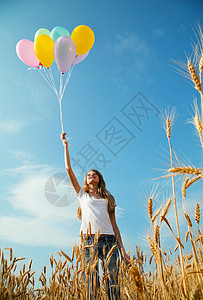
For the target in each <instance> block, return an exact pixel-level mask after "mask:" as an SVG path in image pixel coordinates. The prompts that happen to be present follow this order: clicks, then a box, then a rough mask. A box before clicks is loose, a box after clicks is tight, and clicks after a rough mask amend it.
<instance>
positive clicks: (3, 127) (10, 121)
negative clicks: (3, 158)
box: [0, 112, 50, 134]
mask: <svg viewBox="0 0 203 300" xmlns="http://www.w3.org/2000/svg"><path fill="white" fill-rule="evenodd" d="M49 117H50V114H49V113H48V112H46V114H44V113H43V112H42V113H41V116H40V115H39V116H37V115H26V116H23V115H22V116H20V117H18V118H16V117H12V116H11V117H7V118H3V117H2V116H1V115H0V132H1V133H13V134H15V133H19V132H21V131H22V130H23V129H24V128H25V127H27V126H29V125H30V124H31V123H34V122H36V121H39V120H41V119H44V118H49Z"/></svg>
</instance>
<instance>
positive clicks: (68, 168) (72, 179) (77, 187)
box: [61, 133, 81, 193]
mask: <svg viewBox="0 0 203 300" xmlns="http://www.w3.org/2000/svg"><path fill="white" fill-rule="evenodd" d="M65 135H66V133H62V134H61V140H62V142H63V145H64V158H65V166H66V171H67V173H68V176H69V178H70V182H71V184H72V186H73V188H74V190H75V191H76V193H79V191H80V189H81V187H80V185H79V183H78V181H77V178H76V177H75V174H74V172H73V170H72V167H71V162H70V155H69V150H68V141H67V139H66V137H65Z"/></svg>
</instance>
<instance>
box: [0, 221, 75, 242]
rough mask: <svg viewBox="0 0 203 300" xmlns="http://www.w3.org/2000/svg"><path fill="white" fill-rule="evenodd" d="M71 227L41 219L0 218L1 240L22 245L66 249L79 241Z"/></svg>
mask: <svg viewBox="0 0 203 300" xmlns="http://www.w3.org/2000/svg"><path fill="white" fill-rule="evenodd" d="M69 225H71V224H69ZM71 227H72V228H71ZM73 227H74V226H70V227H69V228H68V227H67V226H66V227H63V226H61V224H59V223H56V222H54V221H52V220H42V219H41V218H31V219H30V218H27V217H26V218H17V217H1V218H0V228H1V230H0V236H1V239H5V240H9V241H11V242H14V243H18V244H22V245H33V246H50V245H52V246H56V247H68V246H70V245H73V244H74V243H77V242H78V240H79V239H78V238H77V233H76V231H75V230H74V228H73ZM74 233H75V234H74Z"/></svg>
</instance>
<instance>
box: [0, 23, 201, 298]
mask: <svg viewBox="0 0 203 300" xmlns="http://www.w3.org/2000/svg"><path fill="white" fill-rule="evenodd" d="M196 30H197V33H198V35H196V36H197V39H198V42H197V43H196V44H194V45H193V47H194V49H193V55H190V56H188V57H186V61H176V65H177V68H178V70H179V71H180V72H181V73H182V74H183V75H184V76H186V77H187V78H189V79H190V80H191V82H192V84H193V86H194V88H195V89H196V90H197V91H198V94H199V99H196V100H195V102H194V116H193V118H192V120H191V123H192V125H193V126H194V129H195V130H196V133H197V135H198V137H199V142H200V147H201V148H202V150H203V137H202V135H203V94H202V71H203V34H202V29H201V27H200V25H198V24H197V25H196ZM173 118H174V115H173V112H171V113H169V112H168V113H167V114H165V115H164V129H165V134H166V138H167V141H168V149H169V158H170V168H169V169H168V170H167V175H165V176H162V177H168V178H169V179H170V180H171V191H172V192H171V194H172V197H171V198H169V199H168V200H167V201H166V203H165V206H164V207H163V208H162V207H160V208H159V209H158V210H157V211H156V212H154V208H153V207H154V205H153V204H154V203H153V202H154V200H153V197H151V198H149V199H148V200H147V201H148V217H149V221H150V224H151V225H150V232H151V234H150V235H147V236H146V239H147V241H148V243H149V248H150V250H151V257H150V258H149V259H147V255H146V254H144V253H143V251H142V250H141V249H140V247H138V246H137V247H136V254H135V255H133V257H130V258H131V267H130V268H128V267H127V266H126V265H125V263H124V262H123V261H121V264H120V271H119V286H120V291H121V299H132V300H134V299H135V300H136V299H150V300H151V299H164V300H168V299H203V256H202V255H203V234H202V233H201V230H200V228H201V226H200V221H201V219H200V217H201V213H200V204H199V203H195V202H194V203H193V204H194V207H195V211H194V212H192V214H191V215H189V213H188V211H187V191H188V189H189V188H190V187H191V186H192V185H193V184H195V183H196V182H198V181H200V180H202V178H203V168H197V167H195V166H192V165H185V164H181V163H180V162H179V160H178V159H177V156H176V153H175V150H174V148H173V146H172V143H171V135H172V132H171V128H172V126H173ZM173 134H174V133H173ZM177 178H181V180H182V181H183V184H182V187H181V191H180V192H181V195H182V203H183V214H184V218H185V221H186V222H185V224H186V225H185V232H186V235H185V238H184V239H182V238H181V233H180V225H179V219H180V215H179V214H180V213H179V212H178V210H177V201H176V198H177V184H176V183H177V181H176V179H177ZM190 201H191V199H190ZM194 201H195V200H194ZM169 208H170V209H174V214H175V221H176V226H175V227H174V226H173V228H172V225H171V224H170V222H169V219H168V211H169ZM163 226H166V227H167V228H168V229H169V230H170V233H171V238H173V239H175V240H176V242H177V246H176V247H175V249H168V250H167V251H166V250H165V249H163V248H162V245H161V230H160V229H161V227H163ZM186 248H187V249H188V248H189V249H190V252H189V253H187V254H186V251H185V249H186ZM0 255H1V265H0V268H1V275H0V276H1V277H0V299H53V300H54V299H87V282H86V281H85V280H84V274H85V275H86V278H88V276H90V275H91V273H92V271H93V270H94V268H95V265H96V264H97V260H96V261H94V262H93V264H91V265H88V266H87V267H85V265H84V257H85V241H84V239H83V238H81V243H80V245H77V244H76V245H74V246H73V250H72V254H70V256H69V255H68V254H66V253H64V252H63V251H62V250H60V251H58V252H57V257H58V259H56V258H54V256H53V255H51V257H50V266H49V267H50V270H51V276H48V275H47V273H48V272H47V268H46V267H44V268H43V267H42V272H41V275H40V277H39V278H35V275H36V274H35V271H34V270H32V260H31V261H30V262H29V265H27V266H26V265H25V264H23V265H22V268H21V269H20V270H18V272H17V266H18V263H19V262H20V263H22V261H23V260H24V259H25V258H24V257H22V258H16V257H15V256H14V253H13V250H12V248H5V249H0ZM174 256H175V259H174ZM171 257H173V259H172V258H171ZM105 263H106V264H107V265H108V259H107V261H106V262H105ZM146 266H148V270H146ZM151 266H153V268H152V269H153V272H152V271H150V270H151V268H150V267H151ZM108 276H109V274H108V273H102V275H101V276H100V287H99V289H98V293H99V297H98V299H107V290H106V280H107V278H108Z"/></svg>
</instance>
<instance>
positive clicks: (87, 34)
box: [71, 25, 95, 55]
mask: <svg viewBox="0 0 203 300" xmlns="http://www.w3.org/2000/svg"><path fill="white" fill-rule="evenodd" d="M71 39H72V40H73V41H74V43H75V46H76V53H77V54H79V55H83V54H85V53H87V52H88V51H89V50H90V49H91V48H92V46H93V45H94V40H95V36H94V32H93V30H92V29H91V28H90V27H88V26H86V25H79V26H77V27H76V28H75V29H74V30H73V32H72V34H71Z"/></svg>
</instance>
